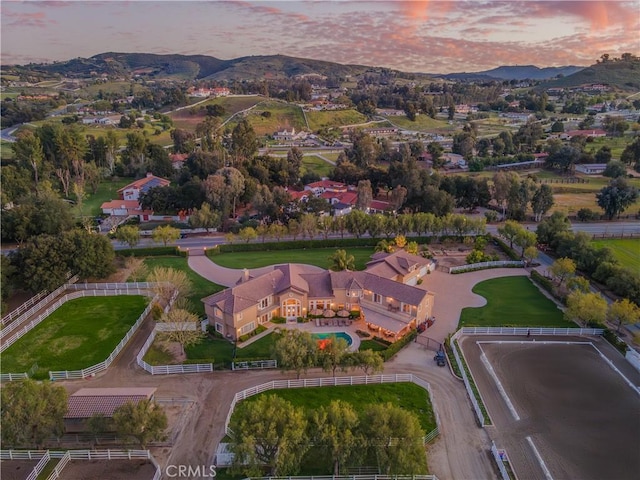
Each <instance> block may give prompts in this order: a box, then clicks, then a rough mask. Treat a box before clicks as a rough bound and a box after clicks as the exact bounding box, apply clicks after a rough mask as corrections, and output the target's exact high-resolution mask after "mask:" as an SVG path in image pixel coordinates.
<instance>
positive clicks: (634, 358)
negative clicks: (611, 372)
mask: <svg viewBox="0 0 640 480" xmlns="http://www.w3.org/2000/svg"><path fill="white" fill-rule="evenodd" d="M624 358H626V359H627V361H628V362H629V363H630V364H631V365H633V367H634V368H635V369H636V370H638V371H640V353H638V352H636V351H635V350H633V349H631V348H629V350H627V353H626V354H625V356H624Z"/></svg>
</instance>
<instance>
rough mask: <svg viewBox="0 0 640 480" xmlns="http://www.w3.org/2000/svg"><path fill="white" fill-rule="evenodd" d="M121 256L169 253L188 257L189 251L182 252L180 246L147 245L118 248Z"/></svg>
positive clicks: (152, 255) (156, 255)
mask: <svg viewBox="0 0 640 480" xmlns="http://www.w3.org/2000/svg"><path fill="white" fill-rule="evenodd" d="M115 253H116V255H117V256H119V257H164V256H167V255H177V256H180V257H186V256H187V252H182V251H180V249H179V248H178V247H147V248H126V249H124V250H116V251H115Z"/></svg>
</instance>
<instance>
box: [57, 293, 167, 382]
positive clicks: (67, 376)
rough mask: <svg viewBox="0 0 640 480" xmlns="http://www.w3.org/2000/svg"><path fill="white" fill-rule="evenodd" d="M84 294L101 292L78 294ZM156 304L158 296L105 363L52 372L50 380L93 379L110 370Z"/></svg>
mask: <svg viewBox="0 0 640 480" xmlns="http://www.w3.org/2000/svg"><path fill="white" fill-rule="evenodd" d="M111 291H114V290H111ZM115 291H117V290H115ZM143 291H144V290H141V292H143ZM84 292H99V290H84V291H81V292H78V293H84ZM126 295H133V294H126ZM156 302H158V296H157V295H156V296H155V297H153V299H152V300H151V301H150V302H149V305H147V307H146V308H145V309H144V310H143V312H142V313H141V314H140V316H139V317H138V319H137V320H136V322H135V323H134V324H133V325H132V326H131V328H130V329H129V331H128V332H127V334H126V335H125V336H124V337H123V338H122V340H120V343H118V345H117V346H116V348H115V349H114V350H113V352H111V355H109V357H107V359H106V360H105V361H103V362H100V363H98V364H96V365H93V366H91V367H88V368H83V369H81V370H64V371H50V372H49V379H50V380H51V381H55V380H77V379H81V378H87V377H92V376H94V375H95V374H96V373H99V372H102V371H104V370H106V369H107V368H109V366H110V365H111V363H113V361H114V360H115V359H116V357H117V356H118V355H119V354H120V352H121V351H122V349H123V348H124V347H125V345H126V344H127V342H128V341H129V339H130V338H131V337H133V335H134V334H135V333H136V332H137V331H138V328H140V325H141V324H142V322H143V321H144V319H145V318H146V317H147V315H148V314H149V312H151V309H152V308H153V305H154V304H155V303H156Z"/></svg>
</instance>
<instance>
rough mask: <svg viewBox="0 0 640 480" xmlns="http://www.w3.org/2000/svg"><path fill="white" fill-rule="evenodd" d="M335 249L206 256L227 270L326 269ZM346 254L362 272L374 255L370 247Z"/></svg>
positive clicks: (349, 249) (355, 249)
mask: <svg viewBox="0 0 640 480" xmlns="http://www.w3.org/2000/svg"><path fill="white" fill-rule="evenodd" d="M336 250H337V249H335V248H316V249H309V250H306V249H298V250H271V251H265V252H233V253H220V254H217V253H215V252H213V251H208V252H207V255H208V256H209V258H211V260H213V261H214V262H215V263H217V264H218V265H221V266H223V267H227V268H259V267H266V266H267V265H278V264H281V263H306V264H309V265H316V266H318V267H321V268H328V267H329V264H330V261H329V256H330V255H333V254H334V253H335V251H336ZM346 250H347V253H348V254H351V255H353V256H354V257H355V263H356V270H364V267H365V264H366V263H367V262H368V261H369V260H371V255H373V253H374V249H373V248H372V247H357V248H347V249H346Z"/></svg>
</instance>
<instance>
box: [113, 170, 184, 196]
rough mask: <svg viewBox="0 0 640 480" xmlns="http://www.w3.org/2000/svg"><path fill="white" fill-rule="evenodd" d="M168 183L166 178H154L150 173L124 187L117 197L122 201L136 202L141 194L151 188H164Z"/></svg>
mask: <svg viewBox="0 0 640 480" xmlns="http://www.w3.org/2000/svg"><path fill="white" fill-rule="evenodd" d="M170 183H171V182H170V181H169V180H167V179H166V178H160V177H156V176H155V175H153V174H152V173H147V176H146V177H143V178H141V179H139V180H136V181H135V182H132V183H130V184H129V185H125V186H124V187H122V188H121V189H120V190H118V195H119V196H120V198H121V199H122V200H138V199H139V198H140V196H141V195H142V194H143V193H146V192H148V191H149V190H151V189H152V188H153V187H166V186H167V185H169V184H170Z"/></svg>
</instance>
